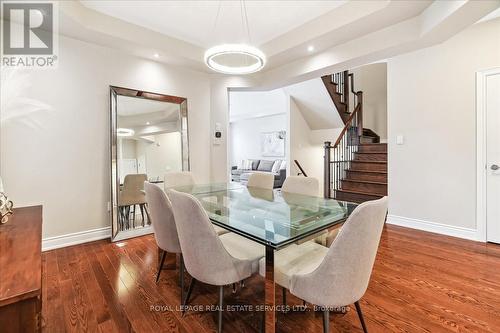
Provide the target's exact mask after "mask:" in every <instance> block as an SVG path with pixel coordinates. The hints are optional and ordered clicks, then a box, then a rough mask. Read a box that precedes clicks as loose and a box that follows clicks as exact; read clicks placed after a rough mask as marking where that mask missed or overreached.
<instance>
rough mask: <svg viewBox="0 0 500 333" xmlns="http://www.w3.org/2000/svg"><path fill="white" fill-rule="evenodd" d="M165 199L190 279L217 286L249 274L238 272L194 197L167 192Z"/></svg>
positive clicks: (171, 191) (234, 262)
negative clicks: (170, 207)
mask: <svg viewBox="0 0 500 333" xmlns="http://www.w3.org/2000/svg"><path fill="white" fill-rule="evenodd" d="M167 196H168V197H169V198H170V201H171V202H172V207H173V211H174V217H175V224H176V226H177V232H178V234H179V241H180V244H181V249H182V255H183V258H184V263H185V265H186V269H187V271H188V272H189V274H190V275H191V276H192V277H194V278H195V279H196V280H199V281H201V282H204V283H208V284H211V285H216V286H221V285H225V284H230V283H233V282H235V281H239V280H241V276H248V275H250V272H239V269H241V267H237V265H236V261H237V260H235V259H234V258H233V257H232V256H231V255H230V254H229V253H228V252H227V250H226V248H225V247H224V245H223V244H222V242H221V241H220V239H219V237H218V236H217V233H216V232H215V229H214V227H213V226H212V223H211V222H210V220H209V218H208V215H207V213H206V212H205V210H204V209H203V207H202V206H201V204H200V202H199V201H198V200H197V199H196V198H195V197H193V196H192V195H191V194H188V193H181V192H178V191H174V190H169V191H167ZM247 266H248V265H247ZM245 274H246V275H245Z"/></svg>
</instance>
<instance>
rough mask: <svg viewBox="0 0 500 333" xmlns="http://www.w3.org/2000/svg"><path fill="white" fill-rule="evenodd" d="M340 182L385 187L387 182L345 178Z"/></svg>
mask: <svg viewBox="0 0 500 333" xmlns="http://www.w3.org/2000/svg"><path fill="white" fill-rule="evenodd" d="M342 181H346V182H353V183H366V184H377V185H387V182H377V181H373V180H359V179H349V178H345V179H342Z"/></svg>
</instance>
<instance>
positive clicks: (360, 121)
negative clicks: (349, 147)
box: [357, 91, 363, 142]
mask: <svg viewBox="0 0 500 333" xmlns="http://www.w3.org/2000/svg"><path fill="white" fill-rule="evenodd" d="M357 94H358V104H359V112H358V124H357V126H358V137H359V138H360V142H361V137H362V136H363V92H362V91H358V92H357Z"/></svg>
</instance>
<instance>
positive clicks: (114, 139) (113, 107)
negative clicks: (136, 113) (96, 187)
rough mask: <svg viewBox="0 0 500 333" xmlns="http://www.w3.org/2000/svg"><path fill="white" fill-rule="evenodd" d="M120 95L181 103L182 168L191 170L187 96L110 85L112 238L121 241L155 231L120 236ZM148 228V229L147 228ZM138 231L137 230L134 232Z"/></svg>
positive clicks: (139, 230)
mask: <svg viewBox="0 0 500 333" xmlns="http://www.w3.org/2000/svg"><path fill="white" fill-rule="evenodd" d="M118 96H128V97H135V98H144V99H149V100H155V101H160V102H168V103H173V104H179V106H180V114H179V116H180V127H181V128H180V130H181V150H182V151H181V154H182V170H183V171H189V170H190V165H189V135H188V111H187V98H185V97H178V96H171V95H164V94H158V93H152V92H148V91H142V90H136V89H129V88H123V87H117V86H109V108H110V154H111V173H110V175H111V182H110V183H111V207H110V208H111V209H110V212H111V240H112V241H114V242H115V241H119V240H122V239H126V238H130V237H136V236H139V235H142V234H147V233H151V232H153V231H152V229H151V228H144V229H138V230H130V231H126V233H127V235H125V236H124V237H118V232H119V230H118V193H120V181H119V179H118V175H119V172H118V153H117V146H118V136H117V134H116V130H117V125H118V110H117V99H118ZM146 229H148V230H146ZM134 231H136V232H134Z"/></svg>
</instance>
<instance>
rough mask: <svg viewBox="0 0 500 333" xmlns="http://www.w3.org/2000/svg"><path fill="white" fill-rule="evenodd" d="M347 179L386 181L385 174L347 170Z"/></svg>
mask: <svg viewBox="0 0 500 333" xmlns="http://www.w3.org/2000/svg"><path fill="white" fill-rule="evenodd" d="M347 179H353V180H366V181H372V182H382V183H387V174H386V173H371V172H352V171H347Z"/></svg>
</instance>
